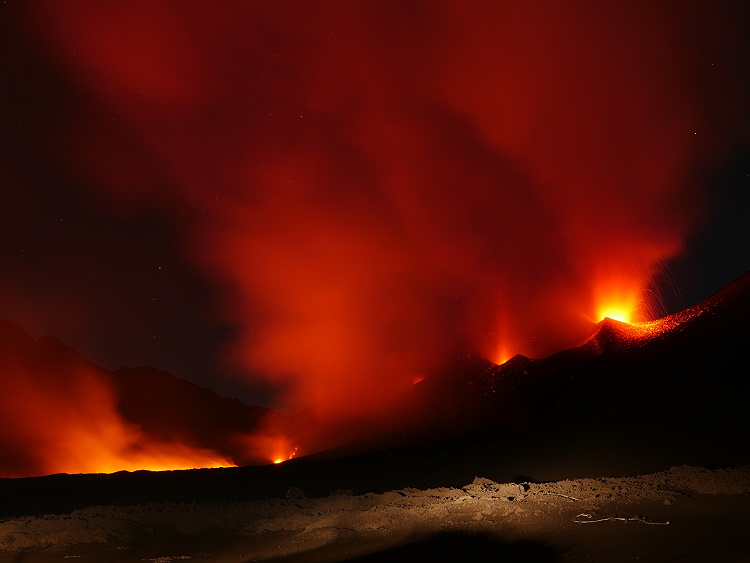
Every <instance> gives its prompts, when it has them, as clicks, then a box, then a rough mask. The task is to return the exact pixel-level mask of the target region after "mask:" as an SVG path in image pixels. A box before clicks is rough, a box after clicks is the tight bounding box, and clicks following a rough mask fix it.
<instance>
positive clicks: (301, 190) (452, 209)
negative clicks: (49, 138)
mask: <svg viewBox="0 0 750 563" xmlns="http://www.w3.org/2000/svg"><path fill="white" fill-rule="evenodd" d="M651 4H652V3H651V2H635V3H633V2H629V3H626V4H625V5H622V6H615V5H612V4H610V3H602V2H595V1H573V2H565V3H560V2H510V1H507V2H505V1H489V2H453V3H450V2H437V1H435V2H389V1H386V2H383V1H373V2H335V1H331V2H291V1H281V2H222V3H221V4H218V5H210V6H209V5H207V4H203V3H197V2H177V1H174V2H169V1H156V0H150V1H133V0H131V1H128V2H98V1H96V0H90V1H83V0H82V1H76V2H65V3H62V2H59V3H45V4H41V5H40V9H39V12H38V13H37V14H35V15H34V18H35V20H34V22H35V25H37V26H39V27H41V28H42V29H44V32H43V39H44V40H45V41H46V46H47V48H48V49H49V51H50V53H51V54H52V55H53V56H55V57H57V60H58V61H59V63H60V64H61V65H62V68H64V69H65V71H66V72H67V73H68V75H69V76H70V78H71V79H72V80H74V81H77V82H78V83H79V84H80V85H81V87H82V88H84V89H85V90H86V91H87V92H88V94H89V95H90V96H92V97H93V98H94V99H97V100H99V102H100V103H101V104H103V107H104V108H106V109H105V110H101V113H102V114H107V115H110V114H111V115H112V116H113V118H116V120H117V122H118V123H120V124H121V125H120V126H119V127H120V129H119V131H120V133H121V136H122V137H126V138H128V139H130V145H129V149H128V150H127V151H125V150H122V147H121V146H120V145H117V144H115V143H108V141H107V139H106V137H105V136H104V135H102V134H101V128H100V127H99V126H98V125H97V124H95V123H81V124H80V126H79V128H78V129H77V130H75V131H72V132H71V140H70V145H69V146H68V147H63V148H62V149H61V150H69V151H70V159H71V162H72V163H73V166H75V167H77V168H79V169H80V170H79V172H80V173H81V174H82V176H81V177H82V178H83V179H84V180H85V181H86V182H88V183H89V184H91V185H92V186H94V187H101V188H104V189H108V190H110V191H111V192H113V193H114V194H115V195H116V196H117V198H118V200H119V201H125V202H127V203H129V204H134V205H140V204H142V203H143V202H148V203H151V204H157V205H160V206H164V207H166V208H168V209H172V210H174V216H175V225H176V228H177V229H178V230H179V232H180V234H181V235H182V236H183V237H184V240H185V247H186V249H187V252H188V253H189V255H190V256H191V257H192V258H193V259H194V260H195V261H196V262H197V263H199V264H200V265H202V266H203V267H204V269H205V272H206V273H207V275H209V276H211V278H212V279H213V280H214V281H215V284H216V288H217V295H218V296H220V297H219V298H218V299H219V300H220V301H221V305H222V307H223V312H224V315H225V318H227V319H229V320H231V321H232V322H233V323H236V325H237V326H238V327H240V332H239V335H238V337H237V339H236V341H235V342H234V343H233V347H232V352H231V354H232V357H233V360H234V361H235V362H237V363H239V364H240V365H243V366H245V367H246V368H247V369H248V371H250V372H253V373H261V374H265V376H267V377H268V378H270V379H271V380H272V381H273V382H274V383H275V384H276V385H277V386H278V388H279V389H280V392H279V395H278V405H279V406H282V407H284V408H286V409H288V410H290V411H291V410H295V409H299V408H302V407H305V406H309V405H314V406H315V409H314V415H311V416H312V420H317V421H318V423H320V424H324V425H329V424H330V425H333V426H336V425H339V426H341V425H342V422H341V421H344V420H347V421H351V420H357V421H360V422H362V421H364V422H366V421H367V420H370V419H375V418H377V417H378V416H380V413H382V411H383V408H384V405H385V404H388V403H389V402H390V401H391V399H392V397H393V396H394V395H397V394H398V393H400V392H401V391H402V389H404V388H405V387H407V386H409V385H410V384H411V382H413V381H414V379H415V378H418V377H423V376H424V375H427V376H429V374H430V373H431V372H432V371H434V370H435V369H437V368H438V367H439V366H440V365H441V364H442V362H443V361H444V360H445V358H446V356H447V355H449V354H452V353H453V352H454V350H456V349H457V348H458V347H461V346H465V345H466V344H469V345H472V346H474V347H477V348H479V349H480V350H481V351H482V352H483V353H484V354H485V355H487V356H488V357H489V358H491V359H493V360H495V361H501V360H503V359H506V358H507V357H509V356H511V355H513V354H516V353H523V354H526V355H529V356H542V355H545V354H548V353H550V352H552V351H555V350H557V349H560V348H563V347H566V346H569V345H572V344H575V343H577V341H578V339H579V338H580V336H581V335H582V333H583V332H585V330H586V329H587V327H588V326H589V324H590V323H591V321H597V320H599V319H600V318H601V316H602V315H603V314H607V313H608V311H617V310H619V311H625V312H626V314H630V315H634V316H637V315H638V306H639V300H640V299H642V297H643V291H644V289H645V287H646V286H647V284H648V282H649V279H650V277H651V275H652V274H653V273H654V272H655V271H656V269H657V268H658V264H659V261H660V260H661V259H668V258H669V257H672V256H675V255H676V254H677V253H679V252H680V250H681V247H682V244H683V241H684V239H685V236H686V234H687V233H688V232H689V229H690V227H691V225H692V224H693V222H694V221H695V219H696V211H695V209H694V208H693V206H694V205H696V202H697V201H698V200H697V199H696V195H695V194H694V193H692V192H691V191H690V188H692V186H691V185H690V183H689V182H688V181H687V180H688V174H689V173H690V171H691V170H692V168H691V167H692V166H693V165H694V164H695V163H696V162H700V161H699V160H697V158H698V157H699V156H701V157H702V155H706V154H716V151H718V150H720V149H721V142H720V140H718V137H719V135H720V134H721V135H727V133H728V132H730V131H732V130H731V126H730V124H731V123H732V122H735V123H739V122H742V120H744V119H746V115H744V114H743V115H742V116H739V115H738V114H733V113H732V111H733V110H732V109H727V108H731V107H733V106H734V105H733V104H731V103H729V102H731V100H732V99H733V98H732V96H734V98H735V99H736V92H734V91H733V90H732V86H731V81H730V80H729V78H730V74H731V72H732V70H733V68H734V69H736V68H742V67H741V64H742V61H738V60H735V58H733V57H734V54H735V53H736V51H735V50H738V46H737V45H732V44H728V43H727V44H723V43H722V41H725V40H726V38H725V35H724V34H723V31H722V30H726V29H727V26H731V25H732V17H733V12H732V9H733V8H732V7H731V3H727V5H726V6H724V7H722V8H718V7H716V6H714V5H713V3H711V2H706V3H695V4H694V5H693V4H691V5H690V6H689V7H684V6H683V5H682V4H680V5H675V6H674V7H673V8H674V9H671V8H666V7H663V6H662V7H655V6H651ZM729 36H731V34H729ZM711 56H713V57H714V58H715V60H716V61H717V62H721V64H722V65H724V67H723V68H722V70H721V72H720V73H716V72H714V70H712V68H711V67H709V66H708V64H707V63H706V61H707V60H708V59H710V58H711ZM696 61H703V62H704V63H706V64H704V66H701V67H700V68H696V66H695V65H696V64H697V63H696ZM733 65H734V66H733ZM710 73H714V74H710ZM704 79H705V80H708V81H711V83H712V84H711V87H710V88H709V87H706V86H705V84H704V82H705V80H704ZM720 106H721V107H723V109H722V110H721V111H722V114H721V115H718V114H715V113H712V112H716V111H718V110H717V108H719V107H720ZM734 109H735V110H736V109H738V108H736V107H735V108H734ZM717 115H718V117H716V116H717ZM709 118H710V119H709ZM108 127H112V126H111V125H108ZM739 130H740V129H737V131H739ZM707 139H708V140H707ZM132 147H136V148H132ZM153 168H158V170H159V172H160V175H159V177H160V178H163V179H164V181H163V182H162V183H160V184H155V183H154V182H152V181H150V180H149V178H152V177H153V175H152V174H150V172H149V171H150V170H151V169H153ZM613 314H614V313H613ZM315 428H316V427H315V426H314V425H313V424H312V423H311V425H310V426H308V427H307V429H308V430H310V429H312V430H311V432H312V433H313V434H315V433H316V430H315ZM318 434H319V433H318ZM307 439H308V444H303V447H304V446H307V447H308V449H309V448H314V447H316V446H317V447H319V446H320V444H323V443H325V440H326V439H330V441H331V442H335V441H336V439H337V438H336V437H330V436H329V437H327V438H321V437H320V436H318V437H317V438H311V437H310V436H308V437H307ZM316 439H317V440H318V441H317V442H316V441H315V440H316ZM321 440H322V441H321ZM274 455H276V454H274Z"/></svg>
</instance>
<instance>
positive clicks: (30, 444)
mask: <svg viewBox="0 0 750 563" xmlns="http://www.w3.org/2000/svg"><path fill="white" fill-rule="evenodd" d="M0 352H5V353H6V359H7V361H8V363H7V365H8V367H9V369H7V370H6V371H4V372H3V373H2V374H0V382H2V384H3V387H4V390H5V393H3V396H2V397H0V424H1V425H2V427H3V428H5V429H11V428H12V429H13V431H12V432H8V431H7V430H6V431H4V432H2V433H0V447H1V448H2V449H3V450H4V451H5V452H6V453H9V454H11V457H12V458H13V460H14V462H13V463H8V464H6V465H4V466H3V467H1V468H0V477H29V476H39V475H50V474H54V473H70V474H76V473H114V472H117V471H138V470H148V471H166V470H178V469H193V468H213V467H230V466H233V465H235V464H234V463H232V462H231V461H230V460H228V459H226V458H224V457H223V456H221V455H220V454H218V453H217V452H215V451H212V450H208V449H204V448H198V447H194V446H192V445H189V444H187V443H179V442H169V441H162V440H159V439H157V438H154V437H151V436H149V435H147V434H146V433H144V432H143V431H142V430H141V429H140V428H139V427H138V426H136V425H133V424H130V423H129V422H127V421H126V420H124V419H123V418H122V417H121V416H120V414H119V412H118V411H117V407H116V404H117V403H116V396H115V393H114V391H113V389H112V388H111V387H110V385H109V383H108V381H107V379H106V377H105V376H104V373H103V372H99V371H98V370H96V369H95V368H90V367H84V366H82V365H80V364H79V363H78V359H77V358H76V357H75V356H71V357H70V358H68V359H58V362H59V363H57V364H56V365H45V364H43V363H38V362H37V364H36V365H34V364H32V363H31V361H30V360H28V359H26V358H19V357H18V355H19V352H18V351H17V350H10V349H8V347H6V348H5V349H4V350H3V349H2V347H1V346H0ZM14 356H16V357H14Z"/></svg>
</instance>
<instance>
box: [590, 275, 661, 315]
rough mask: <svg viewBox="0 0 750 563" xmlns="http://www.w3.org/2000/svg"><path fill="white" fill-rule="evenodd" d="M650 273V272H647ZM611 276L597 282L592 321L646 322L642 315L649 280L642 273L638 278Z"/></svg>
mask: <svg viewBox="0 0 750 563" xmlns="http://www.w3.org/2000/svg"><path fill="white" fill-rule="evenodd" d="M646 271H647V272H648V270H646ZM620 276H621V277H619V278H617V277H616V275H610V276H609V277H607V278H605V279H603V280H602V279H600V280H598V281H597V285H596V287H595V288H594V303H595V307H596V313H595V315H594V318H593V319H592V320H593V321H594V322H599V321H601V320H603V319H605V318H610V319H614V320H616V321H621V322H624V323H632V322H636V321H644V320H646V319H643V318H642V316H641V313H640V307H641V302H642V297H641V296H642V294H643V292H644V291H645V286H646V283H647V282H648V279H647V278H646V279H645V280H644V279H643V273H642V271H639V272H638V275H637V276H632V275H627V274H624V273H621V274H620Z"/></svg>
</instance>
